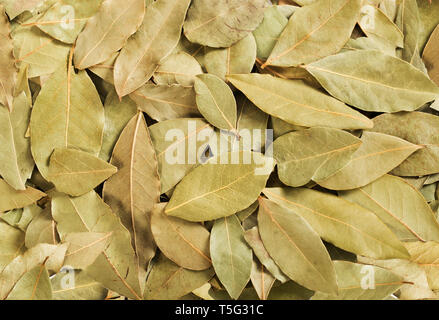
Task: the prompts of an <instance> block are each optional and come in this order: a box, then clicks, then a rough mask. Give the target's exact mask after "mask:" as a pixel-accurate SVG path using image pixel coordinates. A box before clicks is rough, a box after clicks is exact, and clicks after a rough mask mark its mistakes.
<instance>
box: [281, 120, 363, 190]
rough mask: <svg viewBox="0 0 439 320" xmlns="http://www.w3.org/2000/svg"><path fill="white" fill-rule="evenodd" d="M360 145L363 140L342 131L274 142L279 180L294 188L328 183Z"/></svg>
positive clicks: (307, 132) (323, 131) (317, 130)
mask: <svg viewBox="0 0 439 320" xmlns="http://www.w3.org/2000/svg"><path fill="white" fill-rule="evenodd" d="M360 145H361V140H360V139H358V138H357V137H355V136H353V135H351V134H350V133H348V132H345V131H342V130H338V129H332V128H319V127H315V128H310V129H306V130H300V131H297V132H290V133H288V134H286V135H283V136H281V137H279V138H277V139H276V141H275V142H274V158H275V159H276V162H277V166H278V175H279V178H280V180H281V181H282V182H283V183H285V184H286V185H290V186H293V187H299V186H302V185H305V184H307V183H308V182H309V181H311V180H314V181H318V180H322V179H325V178H327V177H328V176H330V175H331V174H333V173H335V172H336V171H337V170H339V169H341V168H342V167H344V166H345V165H346V164H347V163H348V162H349V160H350V159H351V157H352V154H353V153H354V152H355V151H356V150H357V149H358V148H359V147H360Z"/></svg>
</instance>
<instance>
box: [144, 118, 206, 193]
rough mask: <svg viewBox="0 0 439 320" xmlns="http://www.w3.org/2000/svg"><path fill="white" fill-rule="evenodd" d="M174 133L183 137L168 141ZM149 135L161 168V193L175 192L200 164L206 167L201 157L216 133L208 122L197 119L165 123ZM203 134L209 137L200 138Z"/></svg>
mask: <svg viewBox="0 0 439 320" xmlns="http://www.w3.org/2000/svg"><path fill="white" fill-rule="evenodd" d="M172 129H177V130H178V133H182V134H183V135H182V136H180V135H175V136H171V137H169V136H168V138H166V137H167V135H169V133H172V131H171V130H172ZM149 131H150V134H151V140H152V143H153V144H154V148H155V151H156V155H157V161H158V165H159V176H160V184H161V193H166V192H168V191H169V190H171V189H172V188H173V187H175V185H176V184H177V183H178V182H180V180H181V179H183V177H184V176H185V175H186V174H187V173H188V172H189V171H190V170H191V169H192V168H193V167H194V166H195V165H196V164H200V163H202V162H201V161H200V156H201V154H200V153H201V152H202V153H204V152H205V150H206V148H207V146H208V142H209V141H210V137H211V136H212V135H213V133H214V131H213V127H212V126H210V125H209V124H208V123H207V122H206V121H204V120H203V119H196V118H194V119H175V120H167V121H161V122H158V123H156V124H154V125H152V126H151V127H150V128H149ZM201 133H205V136H203V137H199V136H198V135H199V134H201ZM172 138H173V139H172ZM202 138H204V139H202Z"/></svg>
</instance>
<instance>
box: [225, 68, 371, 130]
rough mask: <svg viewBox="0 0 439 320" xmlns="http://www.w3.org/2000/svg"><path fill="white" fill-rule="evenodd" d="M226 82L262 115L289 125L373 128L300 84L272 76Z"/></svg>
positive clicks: (232, 78)
mask: <svg viewBox="0 0 439 320" xmlns="http://www.w3.org/2000/svg"><path fill="white" fill-rule="evenodd" d="M227 79H228V80H229V81H230V82H231V83H232V84H233V85H234V86H235V87H236V88H237V89H239V90H240V91H241V92H243V93H244V94H245V95H246V96H247V98H248V99H249V100H250V101H252V102H253V103H254V104H255V105H256V106H257V107H258V108H260V109H261V110H262V111H264V112H266V113H268V114H270V115H272V116H274V117H276V118H280V119H282V120H284V121H286V122H288V123H290V124H294V125H299V126H305V127H311V126H327V127H331V128H338V129H360V128H371V127H372V126H373V124H372V122H371V121H370V120H369V119H367V118H366V117H365V116H363V115H362V114H360V113H359V112H357V111H355V110H353V109H351V108H349V107H348V106H347V105H345V104H343V103H341V102H340V101H338V100H336V99H334V98H332V97H330V96H328V95H325V94H324V93H322V92H321V91H319V90H317V89H314V88H312V87H310V86H308V85H306V84H305V83H304V82H303V81H300V80H285V79H279V78H275V77H272V76H270V75H260V74H255V73H252V74H249V75H231V76H228V77H227Z"/></svg>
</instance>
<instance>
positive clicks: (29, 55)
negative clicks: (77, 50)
mask: <svg viewBox="0 0 439 320" xmlns="http://www.w3.org/2000/svg"><path fill="white" fill-rule="evenodd" d="M12 37H13V39H14V56H15V58H16V62H17V65H18V66H20V65H21V64H22V63H26V64H28V65H29V78H34V77H39V76H43V75H49V74H52V73H53V72H55V71H56V70H57V69H58V68H59V67H60V66H61V65H62V64H64V63H65V61H66V57H67V55H68V53H69V50H70V46H69V45H67V44H64V43H62V42H60V41H57V40H55V39H53V38H51V37H50V36H48V35H46V34H45V33H44V32H42V31H41V30H40V29H38V28H37V27H35V26H34V27H22V26H20V27H18V28H16V29H15V30H14V32H13V34H12Z"/></svg>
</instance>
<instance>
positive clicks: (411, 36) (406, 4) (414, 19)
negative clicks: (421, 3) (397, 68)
mask: <svg viewBox="0 0 439 320" xmlns="http://www.w3.org/2000/svg"><path fill="white" fill-rule="evenodd" d="M396 24H397V25H398V27H399V28H400V29H401V31H402V32H403V34H404V47H403V49H402V59H403V60H405V61H407V62H409V63H410V64H412V65H413V66H415V67H416V68H418V69H419V70H421V71H422V72H425V66H424V63H423V62H422V60H421V53H420V50H419V38H420V37H419V35H420V27H421V21H420V16H419V10H418V5H417V3H416V0H401V1H400V4H399V8H398V13H397V17H396Z"/></svg>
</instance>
